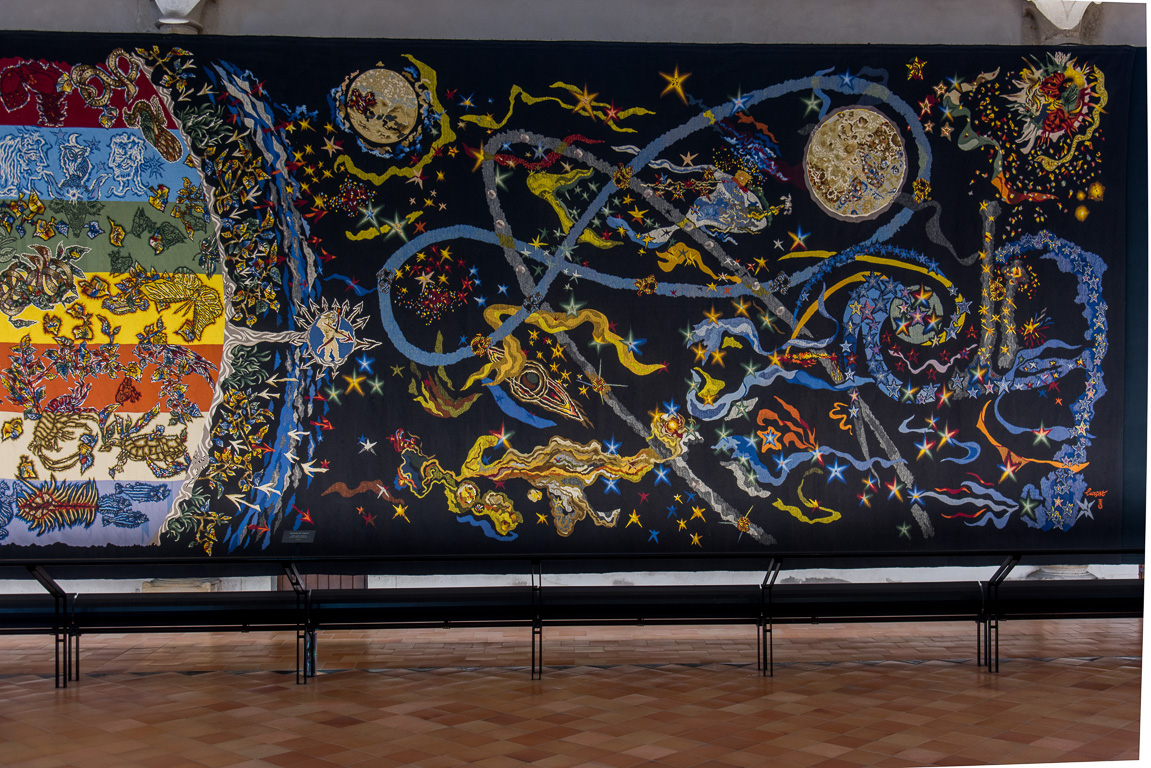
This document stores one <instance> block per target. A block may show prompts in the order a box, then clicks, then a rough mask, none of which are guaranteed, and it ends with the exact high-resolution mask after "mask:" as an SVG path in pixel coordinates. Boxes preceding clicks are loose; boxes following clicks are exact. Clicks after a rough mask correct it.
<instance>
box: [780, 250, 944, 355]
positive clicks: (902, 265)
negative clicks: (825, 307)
mask: <svg viewBox="0 0 1151 768" xmlns="http://www.w3.org/2000/svg"><path fill="white" fill-rule="evenodd" d="M855 260H856V261H866V262H867V263H869V264H881V265H883V266H887V267H897V268H899V269H906V270H910V271H912V272H919V273H921V274H924V275H929V276H930V277H933V278H935V279H936V280H938V281H939V282H940V284H942V285H943V287H944V288H950V287H951V281H950V280H948V279H947V278H946V277H944V276H943V275H940V274H937V273H935V272H932V271H931V270H930V269H928V268H927V267H921V266H919V265H917V264H908V263H907V262H904V261H896V260H895V259H885V258H883V257H881V256H867V255H863V256H857V257H856V259H855ZM870 274H872V273H871V272H857V273H856V274H854V275H852V276H851V277H846V278H844V279H843V280H840V281H839V282H838V283H836V284H835V285H833V286H831V287H830V288H828V289H827V290H825V291H824V292H823V300H824V301H825V302H826V301H827V299H828V297H830V296H831V295H832V294H833V293H835V292H836V291H838V290H839V289H840V288H842V287H843V286H845V285H848V284H850V283H858V282H859V281H860V280H862V279H864V278H865V277H867V276H868V275H870ZM818 309H819V301H818V300H816V301H814V302H812V304H811V306H809V307H808V308H807V311H806V312H804V313H803V317H802V318H800V320H799V322H798V323H796V325H795V330H794V331H792V333H791V338H793V339H794V338H797V337H798V336H799V332H800V330H802V329H803V326H805V325H806V324H807V321H808V320H810V319H811V316H812V315H814V314H815V312H816V310H818Z"/></svg>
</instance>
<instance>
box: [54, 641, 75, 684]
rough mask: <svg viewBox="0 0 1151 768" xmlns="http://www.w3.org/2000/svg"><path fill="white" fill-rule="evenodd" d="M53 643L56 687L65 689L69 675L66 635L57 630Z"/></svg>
mask: <svg viewBox="0 0 1151 768" xmlns="http://www.w3.org/2000/svg"><path fill="white" fill-rule="evenodd" d="M53 639H54V643H55V645H56V687H57V688H67V687H68V679H69V678H70V677H71V675H69V674H68V662H67V658H68V651H69V645H68V635H67V634H65V633H64V632H62V631H60V630H57V631H56V633H55V634H54V635H53Z"/></svg>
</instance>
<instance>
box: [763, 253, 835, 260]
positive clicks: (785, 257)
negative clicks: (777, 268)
mask: <svg viewBox="0 0 1151 768" xmlns="http://www.w3.org/2000/svg"><path fill="white" fill-rule="evenodd" d="M837 253H839V251H794V252H792V253H787V254H784V255H783V256H780V257H779V258H778V259H776V261H787V260H788V259H827V258H830V257H832V256H835V255H836V254H837Z"/></svg>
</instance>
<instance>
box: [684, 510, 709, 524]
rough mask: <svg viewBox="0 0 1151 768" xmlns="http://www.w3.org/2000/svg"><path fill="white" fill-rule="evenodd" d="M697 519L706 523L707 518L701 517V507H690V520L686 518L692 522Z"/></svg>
mask: <svg viewBox="0 0 1151 768" xmlns="http://www.w3.org/2000/svg"><path fill="white" fill-rule="evenodd" d="M697 517H698V518H699V519H700V520H703V521H704V522H707V518H705V517H704V516H703V507H692V508H691V517H690V518H688V519H689V520H694V519H696V518H697Z"/></svg>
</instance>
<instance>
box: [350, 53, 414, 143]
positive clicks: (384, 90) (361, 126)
mask: <svg viewBox="0 0 1151 768" xmlns="http://www.w3.org/2000/svg"><path fill="white" fill-rule="evenodd" d="M419 109H420V107H419V99H418V97H417V96H416V92H415V89H413V88H412V86H411V84H410V83H409V82H408V81H407V80H405V79H404V78H403V76H402V75H400V74H399V73H397V72H393V71H392V70H390V69H370V70H368V71H367V72H364V73H363V74H360V75H358V76H357V77H356V79H355V80H353V81H352V82H351V83H350V84H349V85H348V89H347V91H346V92H345V93H344V110H345V115H346V116H347V119H348V122H349V123H350V124H351V126H352V128H353V129H354V130H355V132H356V133H358V134H359V135H360V136H361V137H362V138H363V139H364V140H365V141H368V142H371V143H372V144H377V145H386V144H395V143H396V142H397V141H399V140H400V139H402V138H404V137H405V136H407V135H408V134H409V133H410V132H411V130H412V129H413V128H415V126H416V122H417V121H418V120H419Z"/></svg>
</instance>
